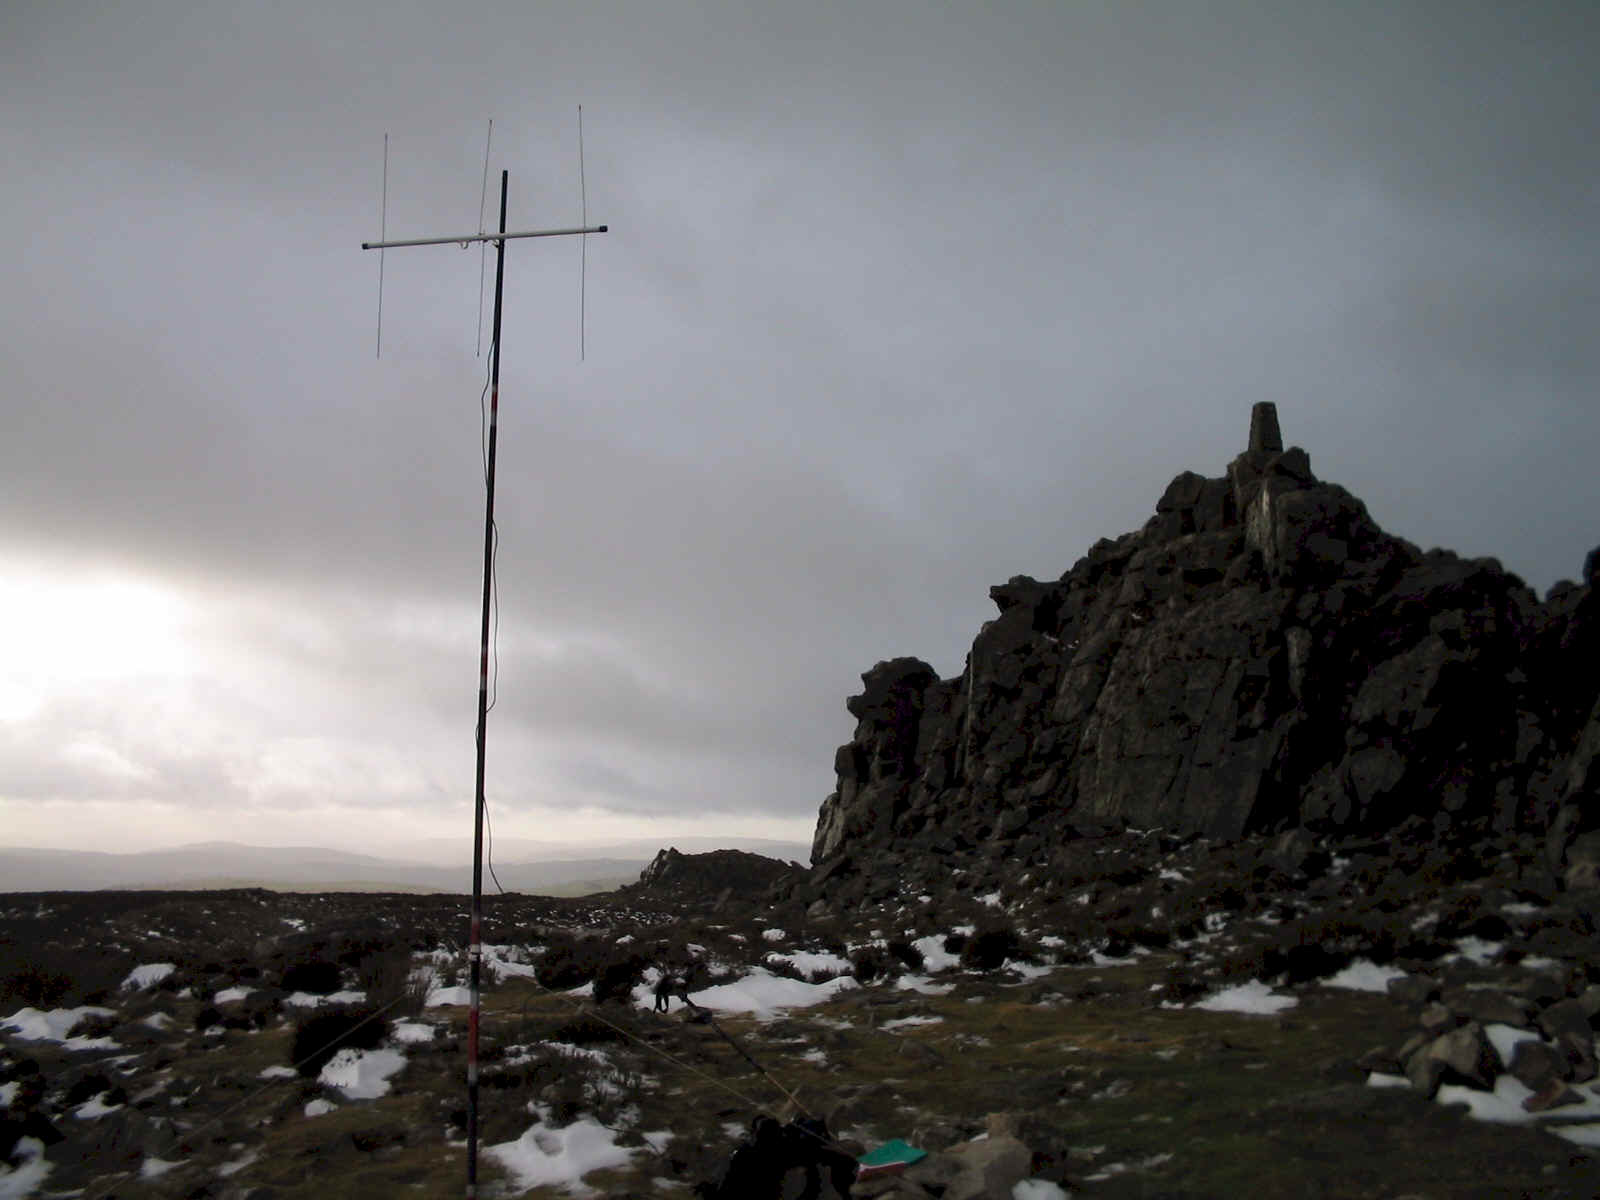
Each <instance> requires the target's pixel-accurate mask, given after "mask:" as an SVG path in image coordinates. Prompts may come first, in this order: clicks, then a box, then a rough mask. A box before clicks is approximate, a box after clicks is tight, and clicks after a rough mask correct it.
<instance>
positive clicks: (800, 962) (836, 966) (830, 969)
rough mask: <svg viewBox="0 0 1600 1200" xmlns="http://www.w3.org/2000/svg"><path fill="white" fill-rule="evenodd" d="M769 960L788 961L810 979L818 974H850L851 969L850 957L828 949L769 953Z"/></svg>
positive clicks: (813, 978)
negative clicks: (841, 955) (829, 951)
mask: <svg viewBox="0 0 1600 1200" xmlns="http://www.w3.org/2000/svg"><path fill="white" fill-rule="evenodd" d="M767 961H768V962H780V963H787V964H788V965H789V966H791V967H793V968H794V969H795V970H797V971H799V972H800V973H801V974H802V975H804V976H805V977H806V978H807V979H810V980H815V979H816V977H817V976H818V975H848V974H850V970H851V967H850V960H849V959H846V958H841V957H839V955H837V954H829V953H827V952H826V951H814V950H796V951H794V952H793V953H792V954H776V953H769V954H768V955H767Z"/></svg>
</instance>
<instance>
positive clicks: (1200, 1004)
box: [1190, 979, 1299, 1016]
mask: <svg viewBox="0 0 1600 1200" xmlns="http://www.w3.org/2000/svg"><path fill="white" fill-rule="evenodd" d="M1298 1003H1299V1001H1297V1000H1296V999H1295V998H1294V997H1293V996H1275V995H1273V994H1272V986H1271V985H1270V984H1266V983H1262V982H1261V981H1260V980H1259V979H1252V980H1251V981H1250V982H1249V983H1241V984H1239V985H1238V986H1237V987H1231V988H1223V989H1222V991H1220V992H1217V993H1215V994H1213V995H1210V996H1207V997H1206V998H1205V999H1204V1000H1197V1001H1196V1002H1195V1003H1194V1004H1192V1005H1191V1006H1190V1007H1191V1008H1201V1009H1205V1010H1206V1011H1207V1012H1233V1013H1255V1014H1257V1015H1262V1016H1269V1015H1271V1014H1272V1013H1278V1012H1282V1011H1283V1010H1284V1009H1286V1008H1293V1007H1294V1006H1295V1005H1296V1004H1298Z"/></svg>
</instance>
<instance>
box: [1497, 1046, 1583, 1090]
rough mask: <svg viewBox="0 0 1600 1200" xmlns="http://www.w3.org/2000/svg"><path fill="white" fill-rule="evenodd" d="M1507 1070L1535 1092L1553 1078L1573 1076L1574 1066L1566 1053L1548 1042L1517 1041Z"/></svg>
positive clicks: (1559, 1078) (1563, 1078)
mask: <svg viewBox="0 0 1600 1200" xmlns="http://www.w3.org/2000/svg"><path fill="white" fill-rule="evenodd" d="M1507 1070H1509V1071H1510V1072H1511V1074H1512V1076H1513V1077H1514V1078H1516V1079H1517V1080H1518V1081H1519V1082H1521V1083H1522V1084H1523V1085H1524V1086H1526V1087H1528V1088H1530V1089H1532V1090H1533V1091H1535V1092H1537V1091H1539V1090H1540V1089H1541V1088H1543V1087H1545V1085H1546V1084H1548V1083H1549V1082H1550V1081H1551V1080H1552V1079H1557V1080H1565V1079H1570V1078H1571V1076H1572V1068H1571V1065H1570V1064H1569V1063H1568V1062H1567V1056H1566V1055H1565V1054H1563V1053H1561V1052H1560V1051H1559V1050H1557V1049H1556V1048H1555V1047H1553V1046H1551V1045H1550V1044H1549V1043H1548V1042H1537V1041H1532V1040H1530V1041H1526V1042H1518V1043H1517V1048H1516V1049H1515V1050H1513V1051H1512V1052H1511V1062H1510V1064H1509V1066H1508V1067H1507Z"/></svg>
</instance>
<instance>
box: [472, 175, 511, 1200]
mask: <svg viewBox="0 0 1600 1200" xmlns="http://www.w3.org/2000/svg"><path fill="white" fill-rule="evenodd" d="M509 178H510V172H509V171H501V172H500V232H501V233H504V232H505V229H506V187H507V181H508V180H509ZM505 282H506V244H505V242H504V241H499V242H496V243H495V252H494V326H493V333H492V334H490V337H489V457H488V462H487V464H486V465H485V467H484V476H483V490H484V508H483V622H482V627H481V632H480V637H479V639H478V772H477V788H476V790H475V795H474V801H473V817H472V938H471V946H470V948H469V949H468V951H467V958H468V961H469V963H470V965H471V970H472V987H471V999H470V1001H469V1007H468V1009H467V1200H476V1198H477V1195H478V1013H479V1008H478V1002H479V988H480V986H481V984H482V978H483V806H484V800H483V764H484V751H485V749H486V746H487V739H486V736H485V735H486V734H487V733H488V724H489V605H490V600H491V598H492V596H493V594H494V455H495V442H496V441H497V440H498V434H499V426H500V302H501V298H502V296H504V294H505Z"/></svg>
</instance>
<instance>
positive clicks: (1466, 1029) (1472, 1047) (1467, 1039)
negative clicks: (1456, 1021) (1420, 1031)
mask: <svg viewBox="0 0 1600 1200" xmlns="http://www.w3.org/2000/svg"><path fill="white" fill-rule="evenodd" d="M1421 1054H1422V1055H1423V1056H1424V1057H1425V1058H1428V1059H1430V1060H1432V1061H1434V1062H1437V1063H1439V1064H1441V1065H1442V1066H1444V1067H1447V1068H1449V1069H1450V1070H1451V1071H1452V1072H1454V1073H1455V1074H1456V1075H1457V1076H1458V1077H1460V1079H1461V1080H1462V1081H1464V1082H1465V1083H1467V1084H1469V1085H1471V1086H1472V1087H1476V1088H1481V1089H1482V1090H1484V1091H1493V1090H1494V1081H1495V1076H1496V1075H1498V1074H1499V1073H1500V1056H1499V1055H1497V1054H1496V1053H1495V1050H1494V1047H1493V1046H1492V1045H1490V1044H1489V1039H1488V1038H1487V1037H1486V1036H1485V1035H1484V1032H1483V1026H1482V1025H1479V1024H1478V1023H1477V1022H1476V1021H1471V1022H1468V1023H1467V1024H1465V1025H1463V1026H1461V1027H1460V1028H1459V1029H1452V1030H1451V1031H1450V1032H1449V1033H1446V1034H1444V1035H1443V1036H1442V1037H1438V1038H1435V1039H1434V1040H1433V1041H1432V1042H1430V1043H1429V1044H1428V1046H1427V1048H1426V1049H1425V1050H1423V1051H1421Z"/></svg>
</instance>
